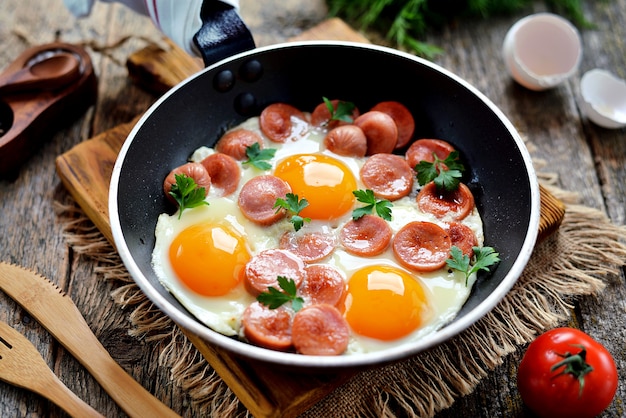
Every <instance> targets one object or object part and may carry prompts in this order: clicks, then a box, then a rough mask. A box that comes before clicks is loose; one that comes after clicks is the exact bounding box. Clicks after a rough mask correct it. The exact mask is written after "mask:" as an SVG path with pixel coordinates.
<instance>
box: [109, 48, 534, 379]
mask: <svg viewBox="0 0 626 418" xmlns="http://www.w3.org/2000/svg"><path fill="white" fill-rule="evenodd" d="M322 96H326V97H328V98H340V99H342V100H349V101H352V102H354V103H355V104H356V105H357V107H358V108H359V109H361V110H362V111H363V110H367V109H369V108H370V107H371V106H373V105H374V104H375V103H377V102H380V101H383V100H396V101H399V102H402V103H404V104H405V105H406V106H407V107H408V108H409V109H410V110H411V112H412V114H413V115H414V117H415V119H416V132H415V138H419V137H430V138H441V139H445V140H447V141H449V142H451V143H452V144H453V145H454V146H455V147H456V148H457V149H458V150H459V152H460V154H461V159H462V160H463V162H464V163H465V165H466V167H468V168H469V170H467V172H466V177H465V178H464V182H465V183H466V184H467V185H468V186H469V187H470V189H471V190H472V192H473V193H474V196H475V200H476V204H477V206H478V210H479V211H480V213H481V215H482V218H483V221H484V232H485V245H489V246H492V247H494V248H495V249H496V250H497V251H498V252H499V253H500V256H501V259H502V261H501V262H500V263H499V265H498V266H497V268H496V269H495V270H494V271H493V273H492V274H489V275H485V276H482V275H481V276H479V280H478V281H477V282H476V284H475V288H474V290H473V292H472V294H471V296H470V298H469V300H468V301H467V303H466V304H465V305H464V307H463V308H462V310H461V312H460V313H459V315H458V317H457V318H456V319H455V320H454V321H453V322H452V323H451V324H449V325H448V326H446V327H444V328H443V329H442V330H441V331H439V332H437V333H435V334H434V335H431V336H428V337H426V338H424V339H423V340H420V341H416V342H414V343H412V344H410V345H404V346H401V347H398V348H395V349H392V350H386V351H382V352H378V353H371V354H364V355H355V356H348V357H345V356H344V357H332V358H327V357H324V358H318V357H310V356H303V355H297V354H286V353H279V352H274V351H270V350H266V349H262V348H259V347H253V346H251V345H247V344H245V343H242V342H239V341H235V340H234V339H232V338H229V337H225V336H223V335H220V334H218V333H215V332H213V331H211V330H210V329H208V328H207V327H205V326H204V325H202V324H201V323H200V322H198V321H197V320H196V319H195V318H194V317H193V316H192V315H190V314H189V313H188V312H187V311H186V310H185V308H184V307H183V306H181V305H180V304H179V303H178V301H177V300H176V299H175V298H174V297H173V296H172V295H170V294H169V293H168V292H167V291H166V290H165V289H164V288H163V287H162V286H161V285H160V284H159V282H158V279H157V277H156V276H155V274H154V273H153V271H152V267H151V264H150V259H151V252H152V249H153V246H154V242H155V238H154V228H155V225H156V221H157V217H158V215H159V214H160V213H162V212H168V211H169V212H171V211H172V208H171V207H170V206H169V204H168V203H167V201H166V198H165V196H164V194H163V191H162V184H163V179H164V178H165V176H166V175H167V173H168V172H169V171H170V170H171V169H172V168H173V167H175V166H178V165H180V164H182V163H184V162H185V161H186V160H187V158H188V157H189V156H190V155H191V153H192V152H193V150H195V149H196V148H198V147H200V146H202V145H206V146H212V145H213V144H214V143H215V141H216V140H217V139H218V138H219V137H220V136H221V134H222V133H224V131H226V130H227V129H228V128H229V127H232V126H234V125H237V124H239V123H241V122H242V121H244V120H245V119H246V118H248V117H250V116H253V115H258V114H259V113H260V111H261V110H262V109H263V108H264V107H265V106H267V105H268V104H270V103H274V102H286V103H290V104H292V105H295V106H296V107H298V108H300V109H301V110H304V111H310V110H312V109H313V108H314V106H315V105H317V104H318V103H320V102H321V99H322ZM109 211H110V217H111V227H112V230H113V236H114V239H115V243H116V246H117V249H118V251H119V253H120V255H121V257H122V259H123V261H124V263H125V265H126V267H127V268H128V270H129V272H130V273H131V275H132V276H133V277H134V279H135V280H136V282H137V284H138V285H139V286H140V288H141V289H142V290H143V291H144V292H145V293H146V295H147V296H148V297H149V298H150V299H151V300H152V301H153V302H154V303H155V304H156V305H157V306H159V307H160V308H161V309H162V310H163V311H164V312H165V313H166V314H168V315H169V316H171V317H172V318H173V319H174V320H175V321H176V322H177V323H178V324H179V325H181V326H183V327H185V328H186V329H188V330H189V331H191V332H194V333H196V334H198V335H199V336H201V337H202V338H204V339H206V340H208V341H209V342H211V343H213V344H217V345H220V346H222V347H225V348H226V349H228V350H230V351H232V352H233V353H237V354H240V355H243V356H246V357H250V358H254V359H258V360H262V361H268V362H273V363H277V364H282V365H288V366H302V367H307V368H332V367H352V366H363V365H372V364H379V363H383V362H387V361H391V360H395V359H399V358H402V357H406V356H409V355H411V354H414V353H417V352H419V351H422V350H424V349H426V348H429V347H432V346H434V345H436V344H438V343H440V342H442V341H444V340H446V339H448V338H450V337H451V336H453V335H455V334H457V333H459V332H460V331H462V330H463V329H465V328H467V327H468V326H469V325H471V324H472V323H473V322H475V321H476V320H478V319H479V318H480V317H482V316H483V315H484V314H485V313H486V312H488V311H489V310H490V309H491V308H493V307H494V306H495V305H496V304H497V302H498V301H500V300H501V299H502V298H503V297H504V295H505V294H506V293H507V292H508V290H509V289H510V288H511V286H512V285H513V284H514V282H515V281H516V279H517V278H518V277H519V275H520V274H521V272H522V270H523V268H524V266H525V265H526V263H527V261H528V259H529V257H530V254H531V252H532V249H533V246H534V243H535V239H536V236H537V230H538V220H539V191H538V184H537V179H536V176H535V173H534V171H533V168H532V166H531V162H530V157H529V155H528V152H527V150H526V149H525V147H524V145H523V143H522V140H521V139H520V137H519V135H518V134H517V133H516V131H515V130H514V128H513V127H512V125H511V123H510V122H509V121H508V120H507V119H506V118H505V117H504V116H503V115H502V113H501V112H500V111H499V110H498V109H497V108H496V106H495V105H494V104H493V103H491V102H490V101H489V100H488V99H487V98H485V97H484V96H482V95H481V94H480V93H479V92H477V91H476V90H475V89H474V88H473V87H472V86H470V85H469V84H468V83H466V82H464V81H463V80H461V79H459V78H458V77H456V76H454V75H453V74H451V73H449V72H448V71H446V70H444V69H442V68H440V67H438V66H435V65H433V64H432V63H429V62H428V61H425V60H422V59H419V58H416V57H414V56H412V55H408V54H404V53H400V52H397V51H395V50H392V49H387V48H383V47H377V46H369V45H364V44H352V43H342V42H306V43H291V44H284V45H278V46H273V47H267V48H259V49H256V50H254V51H251V52H244V53H241V54H239V55H236V56H234V57H232V58H228V59H225V60H222V61H220V62H218V63H217V64H215V65H212V66H210V67H208V68H207V69H205V70H204V71H202V72H201V73H200V74H198V75H196V76H193V77H191V78H190V79H188V80H186V81H185V82H183V83H181V84H180V85H178V86H177V87H175V88H174V89H172V90H171V91H170V92H168V93H167V94H166V95H165V96H164V97H162V98H161V99H160V100H159V101H158V102H157V103H156V104H155V105H154V106H153V107H152V108H151V109H150V110H149V111H148V112H147V113H146V115H145V116H144V117H143V118H142V119H141V120H140V121H139V123H138V124H137V125H136V127H135V128H134V130H133V131H132V132H131V134H130V136H129V138H128V139H127V141H126V143H125V144H124V146H123V148H122V151H121V152H120V155H119V159H118V161H117V164H116V166H115V169H114V172H113V177H112V180H111V190H110V207H109Z"/></svg>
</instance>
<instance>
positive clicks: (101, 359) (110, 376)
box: [0, 262, 178, 418]
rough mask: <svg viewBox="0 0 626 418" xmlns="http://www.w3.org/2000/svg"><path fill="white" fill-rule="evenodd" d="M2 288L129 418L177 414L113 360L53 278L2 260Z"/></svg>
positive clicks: (165, 416)
mask: <svg viewBox="0 0 626 418" xmlns="http://www.w3.org/2000/svg"><path fill="white" fill-rule="evenodd" d="M0 289H1V290H3V291H4V292H5V293H6V294H7V295H8V296H9V297H11V298H12V299H13V300H15V301H16V302H17V303H18V304H20V305H21V306H22V307H23V308H24V309H25V310H26V311H28V312H29V313H30V314H31V316H32V317H33V318H35V319H36V320H37V321H38V322H39V323H40V324H41V325H42V326H43V327H44V328H45V329H47V330H48V332H49V333H50V334H52V336H54V337H55V338H56V339H57V341H58V342H60V343H61V345H63V347H65V348H66V349H67V350H68V351H69V352H70V353H71V354H72V355H73V356H74V357H75V358H76V359H77V360H78V361H79V362H80V364H82V365H83V366H85V368H86V369H87V370H88V371H89V373H91V375H92V376H93V377H95V379H96V380H97V381H98V383H100V385H101V386H102V388H103V389H104V390H105V391H106V392H107V393H108V394H109V395H110V396H111V398H113V400H114V401H115V402H116V403H117V404H118V405H119V406H120V407H121V408H122V409H123V410H124V412H126V414H128V416H129V417H131V418H144V417H159V418H170V417H171V418H174V417H178V415H177V414H176V413H175V412H174V411H172V410H171V409H169V408H168V407H167V406H166V405H165V404H163V403H162V402H161V401H159V400H158V399H157V398H155V397H154V396H153V395H152V394H151V393H150V392H148V391H147V390H146V389H144V387H143V386H141V385H140V384H139V383H138V382H137V381H136V380H135V379H133V378H132V377H131V376H130V375H129V374H128V373H126V371H125V370H124V369H123V368H122V367H121V366H120V365H119V364H117V363H116V362H115V360H113V358H112V357H111V355H110V354H109V353H108V352H107V351H106V349H105V348H104V347H103V346H102V344H101V343H100V341H99V340H98V338H97V337H96V336H95V335H94V334H93V332H91V329H90V328H89V325H87V322H86V321H85V318H83V316H82V314H81V313H80V311H79V310H78V308H77V307H76V305H74V302H72V300H71V299H70V298H69V297H68V296H67V295H65V293H63V291H62V290H61V289H59V288H58V287H57V286H56V285H55V284H54V283H52V282H51V281H50V280H48V279H46V278H45V277H43V276H41V275H39V274H37V273H35V272H32V271H30V270H26V269H23V268H21V267H18V266H15V265H13V264H7V263H5V262H0ZM0 335H1V334H0ZM0 361H1V360H0ZM0 364H1V363H0Z"/></svg>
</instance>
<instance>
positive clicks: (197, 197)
mask: <svg viewBox="0 0 626 418" xmlns="http://www.w3.org/2000/svg"><path fill="white" fill-rule="evenodd" d="M174 178H175V179H176V183H174V184H172V189H171V190H170V193H169V194H170V196H172V197H173V198H174V200H176V203H178V206H179V208H180V212H178V219H180V217H181V216H182V215H183V211H184V210H185V209H191V208H195V207H197V206H200V205H207V206H208V205H209V202H207V201H206V200H204V197H205V194H206V189H205V188H204V187H200V186H198V185H197V184H196V182H195V180H194V179H193V178H191V177H189V176H188V175H187V174H184V173H183V174H174Z"/></svg>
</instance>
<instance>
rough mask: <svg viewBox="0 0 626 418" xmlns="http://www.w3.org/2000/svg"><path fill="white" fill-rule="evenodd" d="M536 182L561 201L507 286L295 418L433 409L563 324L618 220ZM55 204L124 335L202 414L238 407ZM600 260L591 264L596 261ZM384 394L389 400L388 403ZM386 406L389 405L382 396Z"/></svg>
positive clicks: (609, 269)
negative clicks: (428, 344) (119, 315)
mask: <svg viewBox="0 0 626 418" xmlns="http://www.w3.org/2000/svg"><path fill="white" fill-rule="evenodd" d="M554 180H555V179H554V176H549V175H541V174H540V181H541V183H542V185H544V186H545V187H546V188H547V189H548V190H549V191H550V192H551V193H552V194H553V195H554V196H555V197H557V198H559V199H560V200H561V201H563V202H564V203H565V205H566V214H565V217H564V219H563V222H562V224H561V226H560V228H559V229H558V230H557V232H555V233H554V234H552V235H551V236H550V237H548V238H547V239H546V240H544V241H543V242H541V243H539V244H538V245H537V246H536V248H535V251H534V253H533V255H532V257H531V260H530V262H529V263H528V265H527V267H526V269H525V270H524V272H523V274H522V276H521V277H520V278H519V280H518V281H517V283H516V284H515V285H514V287H513V289H512V290H511V291H510V292H509V293H508V294H507V296H506V297H505V298H504V299H503V301H502V302H501V303H500V304H498V305H497V306H496V307H495V308H494V309H493V310H492V311H491V312H490V313H489V314H487V315H486V316H485V317H484V318H482V319H481V320H479V321H478V322H477V323H476V324H474V325H473V326H472V327H470V328H469V329H468V330H466V331H465V332H463V333H462V334H460V335H459V336H457V337H456V338H453V339H452V340H450V341H448V342H446V343H444V344H441V345H440V346H438V347H436V348H435V349H433V350H431V351H428V352H425V353H421V354H419V355H417V356H415V357H412V358H409V359H407V360H404V361H402V362H400V363H397V364H393V365H389V366H385V367H382V368H379V369H373V370H366V371H363V372H361V373H360V374H358V375H356V376H355V377H354V378H352V379H351V380H350V381H348V382H347V383H346V384H344V385H343V386H341V387H340V388H338V389H337V390H335V391H334V392H333V393H331V394H329V395H328V396H327V397H326V398H325V399H323V400H322V401H321V402H319V403H318V404H317V405H315V406H314V407H313V408H312V409H310V410H309V411H307V412H306V413H305V414H304V416H305V417H329V416H376V417H380V416H388V417H392V416H396V414H401V415H402V416H420V417H427V416H433V415H434V414H435V413H436V412H438V411H440V410H442V409H445V408H448V407H450V406H451V405H452V403H453V402H454V401H455V399H457V398H459V397H460V396H463V395H467V394H469V393H471V392H472V391H473V390H474V388H475V387H476V385H477V384H478V383H479V382H480V380H481V379H482V378H484V377H485V376H486V375H487V374H488V373H489V371H491V370H493V369H494V368H495V367H496V366H498V365H499V364H501V363H502V360H503V357H504V356H506V355H507V354H509V353H511V352H513V351H515V350H516V349H518V348H519V347H520V346H522V345H524V344H526V343H528V342H530V341H531V340H532V339H533V338H534V337H535V336H536V335H537V334H538V333H540V332H542V331H544V330H546V329H549V328H552V327H555V326H557V325H559V324H561V323H563V322H564V321H565V320H566V319H567V318H568V317H569V315H570V310H571V308H572V307H573V305H572V303H574V302H575V301H576V300H577V299H578V298H580V297H583V296H585V295H594V294H597V293H598V292H600V291H602V289H603V288H604V287H605V284H606V283H607V280H611V278H615V277H616V275H617V274H619V270H620V268H621V266H622V265H624V264H625V262H626V261H625V260H626V245H625V244H624V242H626V227H624V226H616V225H614V224H612V223H611V222H610V221H609V220H608V218H607V217H606V216H605V215H604V214H603V213H602V212H601V211H598V210H596V209H592V208H588V207H586V206H582V205H580V204H579V203H578V202H577V199H576V196H575V195H574V194H572V193H568V192H565V191H563V190H560V189H558V188H555V187H554V186H552V184H553V183H554ZM56 203H57V209H58V210H57V215H58V217H59V219H60V221H61V222H62V223H63V224H64V230H65V235H66V239H67V242H68V244H69V245H70V246H71V247H72V248H73V249H74V250H75V251H76V252H77V253H78V254H80V255H82V256H85V257H90V258H92V259H93V261H94V262H95V263H96V271H97V273H98V274H99V275H101V277H102V279H103V280H109V281H111V282H112V283H113V290H112V297H113V298H114V300H115V301H116V303H118V304H120V305H123V306H124V307H125V308H127V310H128V311H129V312H131V313H130V315H129V321H130V323H131V324H132V325H131V326H130V334H131V335H132V336H135V337H136V338H138V339H144V340H145V341H144V342H145V346H146V348H147V349H150V350H154V351H155V353H156V354H157V355H158V358H159V361H160V363H161V365H162V366H164V367H168V368H170V369H171V374H172V379H173V381H174V382H175V384H178V385H180V386H181V387H182V388H183V389H184V390H185V391H186V392H187V393H188V394H189V396H190V398H191V399H192V401H193V403H194V409H196V410H197V411H198V413H199V414H200V415H202V416H220V417H221V416H247V415H249V413H248V411H247V410H246V409H245V407H244V406H243V405H242V404H241V403H240V402H239V401H238V399H237V398H236V396H235V395H234V394H233V393H232V392H231V391H230V389H229V388H228V386H227V385H226V384H225V383H224V382H223V381H222V380H221V379H220V378H219V376H217V374H216V373H215V372H213V370H212V369H211V366H210V365H209V364H208V363H207V362H206V360H205V359H204V358H203V357H202V356H201V355H199V353H198V351H197V350H196V349H195V347H194V346H193V345H192V344H191V342H189V341H188V340H187V338H186V337H185V335H184V334H183V333H182V331H180V330H179V329H178V327H176V326H175V325H174V323H173V322H172V321H171V320H170V319H169V318H167V317H166V316H165V315H164V314H163V313H161V312H160V311H159V310H158V308H156V307H155V306H154V305H153V304H152V303H151V302H150V301H149V300H148V299H147V297H146V296H145V295H144V294H143V293H142V292H141V290H140V289H139V288H138V287H137V285H136V284H135V283H134V282H133V280H132V279H131V278H130V276H129V274H128V272H127V271H126V269H125V268H124V266H123V264H122V262H121V260H120V258H119V256H118V255H117V253H116V252H115V251H114V250H113V248H112V246H111V245H110V244H109V243H108V241H107V240H106V239H105V238H104V236H103V235H102V234H101V233H100V232H99V231H98V230H97V229H96V227H95V226H94V225H93V224H92V223H91V222H90V220H89V219H88V218H87V217H86V216H85V215H84V213H83V212H82V211H81V209H80V208H79V207H78V206H77V205H76V204H75V203H74V202H73V201H72V200H71V199H68V201H67V202H56ZM598 266H601V267H598ZM391 399H393V402H391ZM391 404H393V405H394V408H393V409H394V411H392V410H391V409H392V408H391V407H390V405H391Z"/></svg>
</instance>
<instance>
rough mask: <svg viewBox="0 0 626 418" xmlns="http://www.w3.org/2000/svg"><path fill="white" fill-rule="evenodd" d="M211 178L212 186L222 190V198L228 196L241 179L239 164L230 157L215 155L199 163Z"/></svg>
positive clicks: (235, 188) (220, 154)
mask: <svg viewBox="0 0 626 418" xmlns="http://www.w3.org/2000/svg"><path fill="white" fill-rule="evenodd" d="M201 164H202V165H203V166H204V168H206V171H207V172H208V173H209V176H211V183H212V185H213V186H215V187H217V188H218V189H221V190H222V196H228V195H230V194H232V193H234V192H235V190H237V187H239V180H240V179H241V170H239V163H238V162H237V161H236V160H235V159H234V158H233V157H231V156H229V155H226V154H222V153H219V152H217V153H215V154H211V155H209V156H208V157H206V158H205V159H204V160H202V161H201Z"/></svg>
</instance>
